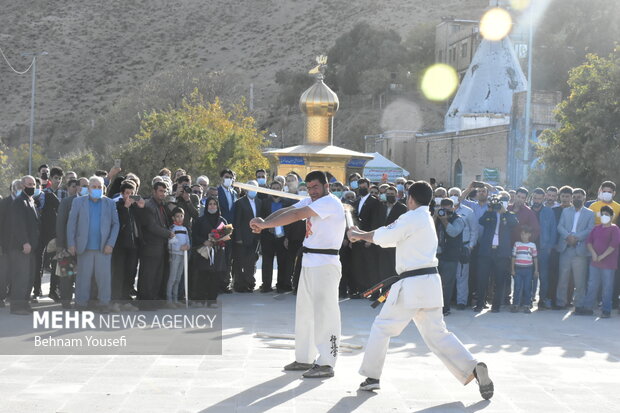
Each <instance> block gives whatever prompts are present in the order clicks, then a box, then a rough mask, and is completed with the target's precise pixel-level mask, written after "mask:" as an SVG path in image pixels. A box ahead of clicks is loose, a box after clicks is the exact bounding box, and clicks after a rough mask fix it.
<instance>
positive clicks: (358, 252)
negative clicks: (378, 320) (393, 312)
mask: <svg viewBox="0 0 620 413" xmlns="http://www.w3.org/2000/svg"><path fill="white" fill-rule="evenodd" d="M357 185H358V193H359V196H360V197H359V198H358V199H357V200H356V201H355V202H354V203H353V210H354V212H355V213H356V214H357V220H358V222H359V225H358V227H359V229H361V230H362V231H367V232H369V231H374V230H375V229H377V228H379V227H380V226H381V223H382V221H383V219H382V216H381V202H380V201H379V200H378V199H377V198H375V197H373V196H372V195H370V193H369V187H370V182H369V181H368V179H366V178H361V179H358V180H357ZM379 250H380V249H379V247H377V246H376V245H374V244H372V243H369V242H364V241H360V242H356V243H354V244H353V251H352V258H353V277H354V284H355V285H356V286H357V291H356V292H357V293H361V292H363V291H364V290H366V289H368V288H370V287H372V286H373V285H374V284H376V283H378V282H379V281H381V279H380V278H381V276H380V273H379Z"/></svg>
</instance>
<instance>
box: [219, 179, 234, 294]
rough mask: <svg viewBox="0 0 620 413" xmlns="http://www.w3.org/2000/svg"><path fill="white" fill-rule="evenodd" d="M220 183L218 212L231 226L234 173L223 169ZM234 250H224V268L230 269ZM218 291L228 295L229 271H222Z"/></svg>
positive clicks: (232, 218)
mask: <svg viewBox="0 0 620 413" xmlns="http://www.w3.org/2000/svg"><path fill="white" fill-rule="evenodd" d="M220 179H221V183H220V185H219V186H218V187H217V200H218V203H219V204H220V212H221V214H222V216H223V217H224V219H225V220H226V222H228V223H229V224H233V223H234V222H235V203H236V202H237V192H236V191H235V190H234V189H233V186H232V184H233V182H234V181H235V173H234V172H233V171H231V170H230V169H224V170H222V171H221V172H220ZM233 252H234V248H227V249H226V266H227V267H228V268H231V266H232V265H234V264H232V265H231V263H232V260H233ZM221 274H222V277H225V278H223V279H221V280H220V283H219V284H220V291H221V292H224V293H230V292H232V290H231V289H230V271H228V270H227V271H224V272H222V273H221Z"/></svg>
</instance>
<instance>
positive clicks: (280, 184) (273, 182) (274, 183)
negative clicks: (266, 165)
mask: <svg viewBox="0 0 620 413" xmlns="http://www.w3.org/2000/svg"><path fill="white" fill-rule="evenodd" d="M273 185H279V186H280V188H282V182H280V181H271V182H269V186H270V187H271V186H273Z"/></svg>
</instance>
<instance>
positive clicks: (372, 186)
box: [368, 184, 379, 191]
mask: <svg viewBox="0 0 620 413" xmlns="http://www.w3.org/2000/svg"><path fill="white" fill-rule="evenodd" d="M371 189H376V190H377V191H378V190H379V186H378V185H375V184H372V185H370V187H369V188H368V190H371Z"/></svg>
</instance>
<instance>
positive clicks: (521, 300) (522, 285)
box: [512, 265, 534, 307]
mask: <svg viewBox="0 0 620 413" xmlns="http://www.w3.org/2000/svg"><path fill="white" fill-rule="evenodd" d="M533 271H534V267H533V266H531V265H530V266H528V267H518V266H516V267H515V279H514V282H515V291H514V295H513V296H512V305H516V306H521V305H524V306H528V307H529V306H530V304H532V300H531V299H532V272H533Z"/></svg>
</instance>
